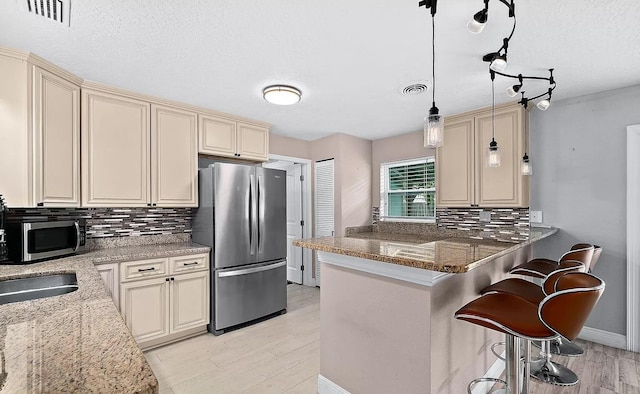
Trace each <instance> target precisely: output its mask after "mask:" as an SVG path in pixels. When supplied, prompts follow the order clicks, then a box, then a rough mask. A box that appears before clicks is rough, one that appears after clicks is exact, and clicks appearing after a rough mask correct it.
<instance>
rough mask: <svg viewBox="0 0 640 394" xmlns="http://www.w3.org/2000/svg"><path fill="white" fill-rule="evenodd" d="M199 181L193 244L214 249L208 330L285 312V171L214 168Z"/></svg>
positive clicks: (220, 330)
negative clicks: (198, 199) (198, 200)
mask: <svg viewBox="0 0 640 394" xmlns="http://www.w3.org/2000/svg"><path fill="white" fill-rule="evenodd" d="M198 178H199V179H198V181H199V193H200V195H199V198H200V205H199V208H198V209H197V210H196V212H195V215H194V217H193V223H192V239H193V241H194V242H197V243H199V244H202V245H206V246H209V247H211V254H210V256H211V257H210V258H211V261H210V267H211V268H210V270H211V281H210V283H211V303H210V304H211V322H210V324H209V326H208V329H209V331H210V332H212V333H214V334H215V335H219V334H222V333H223V332H224V331H225V330H227V329H229V328H230V327H233V326H236V325H239V324H242V323H246V322H249V321H252V320H254V319H258V318H261V317H264V316H268V315H271V314H275V313H278V312H280V313H284V312H286V308H287V262H286V258H287V223H286V198H287V193H286V172H285V171H281V170H274V169H268V168H262V167H254V166H246V165H239V164H229V163H214V164H211V165H210V166H209V167H207V168H201V169H200V170H199V172H198Z"/></svg>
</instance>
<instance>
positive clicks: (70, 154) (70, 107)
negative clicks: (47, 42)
mask: <svg viewBox="0 0 640 394" xmlns="http://www.w3.org/2000/svg"><path fill="white" fill-rule="evenodd" d="M33 70H34V79H33V113H34V116H33V122H34V124H33V129H34V143H35V151H34V153H35V154H34V159H35V160H34V170H35V178H34V180H35V187H34V190H35V203H36V204H38V205H40V204H42V205H45V206H47V207H79V206H80V87H79V86H77V85H75V84H73V83H71V82H69V81H67V80H65V79H62V78H60V77H58V76H56V75H54V74H51V73H50V72H48V71H45V70H43V69H41V68H38V67H34V68H33Z"/></svg>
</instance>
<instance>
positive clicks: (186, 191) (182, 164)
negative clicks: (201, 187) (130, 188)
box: [151, 105, 198, 207]
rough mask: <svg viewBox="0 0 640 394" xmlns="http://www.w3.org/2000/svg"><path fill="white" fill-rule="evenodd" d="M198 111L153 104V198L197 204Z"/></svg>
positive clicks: (173, 204)
mask: <svg viewBox="0 0 640 394" xmlns="http://www.w3.org/2000/svg"><path fill="white" fill-rule="evenodd" d="M197 127H198V125H197V114H196V113H195V112H189V111H184V110H181V109H177V108H172V107H166V106H161V105H151V201H152V204H155V205H157V206H161V207H197V206H198V182H197V180H198V132H197Z"/></svg>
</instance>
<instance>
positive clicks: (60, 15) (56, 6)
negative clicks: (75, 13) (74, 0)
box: [24, 0, 71, 26]
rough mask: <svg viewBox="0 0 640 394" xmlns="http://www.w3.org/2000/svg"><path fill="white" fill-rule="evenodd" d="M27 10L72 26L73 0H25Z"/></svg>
mask: <svg viewBox="0 0 640 394" xmlns="http://www.w3.org/2000/svg"><path fill="white" fill-rule="evenodd" d="M24 1H26V3H27V11H29V12H30V13H32V14H35V15H40V16H42V17H45V18H47V19H49V20H51V21H54V22H58V23H61V24H63V25H65V26H70V24H69V15H70V12H69V11H70V8H71V0H24Z"/></svg>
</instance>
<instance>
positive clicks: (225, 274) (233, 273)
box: [218, 261, 287, 278]
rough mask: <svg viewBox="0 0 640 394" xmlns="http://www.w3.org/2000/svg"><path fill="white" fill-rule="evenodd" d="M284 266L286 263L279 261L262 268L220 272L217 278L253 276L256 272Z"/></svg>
mask: <svg viewBox="0 0 640 394" xmlns="http://www.w3.org/2000/svg"><path fill="white" fill-rule="evenodd" d="M286 264H287V262H286V261H281V262H279V263H275V264H271V265H265V266H262V267H256V268H246V269H243V270H235V271H226V272H220V273H218V277H220V278H226V277H229V276H240V275H247V274H254V273H256V272H262V271H269V270H272V269H276V268H280V267H283V266H285V265H286Z"/></svg>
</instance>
